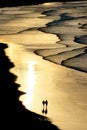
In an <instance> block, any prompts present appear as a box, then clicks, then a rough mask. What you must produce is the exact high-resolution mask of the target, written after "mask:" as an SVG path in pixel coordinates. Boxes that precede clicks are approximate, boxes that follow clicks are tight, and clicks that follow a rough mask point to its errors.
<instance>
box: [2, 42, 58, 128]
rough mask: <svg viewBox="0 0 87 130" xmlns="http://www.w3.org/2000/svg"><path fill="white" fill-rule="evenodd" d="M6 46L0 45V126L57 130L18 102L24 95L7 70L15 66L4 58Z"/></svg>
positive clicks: (42, 117)
mask: <svg viewBox="0 0 87 130" xmlns="http://www.w3.org/2000/svg"><path fill="white" fill-rule="evenodd" d="M6 48H8V46H7V44H3V43H0V99H1V102H0V124H1V125H0V126H1V127H2V129H4V128H5V129H23V128H24V129H25V130H26V129H31V130H50V129H51V130H59V128H57V127H56V126H55V125H53V124H52V123H51V121H50V120H49V119H48V118H47V117H44V116H42V115H39V114H36V113H34V112H31V111H29V110H27V109H26V108H25V107H24V106H23V105H22V103H21V102H20V101H19V100H18V98H19V96H20V95H22V94H24V93H22V92H20V91H18V90H17V89H18V87H19V86H20V85H19V84H17V83H15V81H16V79H17V76H15V75H14V74H12V73H11V72H10V71H9V70H10V69H11V68H12V67H15V65H14V64H13V63H12V62H11V61H10V59H9V57H8V56H6V54H5V51H4V49H6Z"/></svg>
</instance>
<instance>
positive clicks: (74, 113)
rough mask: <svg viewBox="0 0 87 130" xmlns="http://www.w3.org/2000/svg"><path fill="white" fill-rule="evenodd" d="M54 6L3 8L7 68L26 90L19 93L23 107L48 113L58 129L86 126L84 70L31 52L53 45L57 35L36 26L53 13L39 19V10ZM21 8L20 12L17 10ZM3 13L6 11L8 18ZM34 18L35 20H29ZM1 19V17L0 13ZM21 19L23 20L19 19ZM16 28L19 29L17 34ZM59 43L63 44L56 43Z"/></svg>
mask: <svg viewBox="0 0 87 130" xmlns="http://www.w3.org/2000/svg"><path fill="white" fill-rule="evenodd" d="M60 5H62V4H60ZM60 5H59V6H60ZM50 6H52V7H50ZM56 6H57V5H56V4H53V5H52V4H43V5H42V6H41V8H38V6H36V7H31V8H29V7H17V8H14V9H13V12H12V11H11V10H12V9H11V8H10V9H7V10H4V11H3V12H4V19H5V20H7V23H2V22H1V25H3V26H1V27H0V28H1V30H2V31H1V32H0V33H1V35H0V41H1V42H5V43H7V44H8V46H9V47H8V48H7V49H6V50H5V51H6V55H8V56H9V58H10V59H11V61H12V62H13V63H14V64H15V67H14V68H12V69H11V70H10V71H11V72H13V73H14V74H15V75H17V76H18V78H17V81H16V82H17V83H19V84H20V87H19V90H21V91H23V92H26V94H24V95H22V96H20V97H19V100H20V101H21V102H22V103H23V105H24V106H25V107H26V109H29V110H31V111H34V112H36V113H39V114H42V115H44V116H47V117H49V118H50V119H51V120H52V123H54V124H55V125H57V126H58V127H59V128H61V129H62V130H82V129H83V130H87V124H86V123H87V112H86V108H87V98H86V97H87V96H86V95H87V91H86V90H87V88H86V87H87V74H86V73H83V72H80V71H77V70H73V69H69V68H66V67H63V66H61V65H57V64H54V63H52V62H49V61H46V60H44V59H43V58H42V57H41V56H38V55H36V54H35V53H34V51H35V50H37V49H40V50H41V49H50V48H51V49H53V48H56V47H57V45H56V42H58V41H59V38H58V37H57V36H56V35H54V34H48V33H43V32H41V31H38V30H37V29H36V27H41V26H44V24H46V23H47V22H49V21H52V20H53V18H54V17H57V16H52V19H51V18H50V17H48V19H46V18H44V17H43V18H42V19H43V20H42V19H41V18H39V17H40V16H41V17H42V15H41V11H44V10H46V9H54V8H56ZM21 8H22V9H23V12H22V11H20V10H21ZM35 10H37V12H36V13H35ZM63 11H64V10H63ZM33 12H34V13H35V14H34V13H33ZM1 13H2V11H1ZM6 14H9V15H10V16H9V18H8V15H6ZM14 14H15V15H14ZM17 14H18V15H17ZM32 14H33V15H32ZM1 16H2V15H1ZM25 16H26V17H25ZM17 17H18V18H19V19H17ZM28 17H29V18H28ZM37 17H38V18H37ZM21 18H22V19H21ZM34 18H35V21H33V22H31V21H32V19H34ZM1 20H2V21H4V20H3V18H2V17H1ZM22 20H24V21H23V22H22V23H21V21H22ZM8 21H9V22H8ZM25 21H26V23H25ZM41 21H43V22H41ZM20 23H21V25H20ZM38 23H40V24H38ZM37 24H38V25H37ZM4 25H5V26H4ZM16 25H17V27H14V26H16ZM9 27H10V28H9ZM12 27H13V28H12ZM30 27H34V28H33V30H32V29H31V31H27V30H26V29H29V28H30ZM5 28H6V30H5ZM8 30H10V33H11V34H9V35H5V34H6V33H9V31H8ZM24 30H25V31H24ZM17 31H18V32H20V31H23V32H21V33H18V34H17ZM2 33H3V35H2ZM62 47H64V46H63V45H60V48H62ZM57 49H58V48H57ZM43 100H48V106H47V113H46V114H45V113H42V110H43V104H42V101H43Z"/></svg>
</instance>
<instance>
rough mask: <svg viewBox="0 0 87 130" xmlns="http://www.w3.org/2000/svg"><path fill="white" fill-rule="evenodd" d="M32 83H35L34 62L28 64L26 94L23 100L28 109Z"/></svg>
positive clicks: (32, 90) (32, 88)
mask: <svg viewBox="0 0 87 130" xmlns="http://www.w3.org/2000/svg"><path fill="white" fill-rule="evenodd" d="M34 84H35V73H34V62H30V63H29V66H28V77H27V94H26V98H25V101H24V104H25V106H26V108H27V109H30V106H31V102H32V99H33V93H34Z"/></svg>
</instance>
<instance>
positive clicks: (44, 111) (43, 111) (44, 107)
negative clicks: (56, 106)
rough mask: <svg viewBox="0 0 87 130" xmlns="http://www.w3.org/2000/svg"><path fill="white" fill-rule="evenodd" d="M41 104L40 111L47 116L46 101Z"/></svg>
mask: <svg viewBox="0 0 87 130" xmlns="http://www.w3.org/2000/svg"><path fill="white" fill-rule="evenodd" d="M42 104H43V110H42V113H45V114H47V112H48V110H47V105H48V101H47V100H46V101H44V100H43V101H42Z"/></svg>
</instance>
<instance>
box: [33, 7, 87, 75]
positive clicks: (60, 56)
mask: <svg viewBox="0 0 87 130" xmlns="http://www.w3.org/2000/svg"><path fill="white" fill-rule="evenodd" d="M55 11H56V10H50V11H44V12H43V14H45V15H47V16H50V15H51V13H52V12H55ZM59 16H60V19H59V20H56V21H55V20H54V21H52V22H50V23H47V24H46V26H47V27H42V28H39V29H38V30H40V31H42V32H45V33H52V34H55V35H57V36H58V37H59V38H60V39H61V40H60V41H59V42H58V43H59V44H62V45H65V47H64V48H65V50H64V48H52V49H42V50H40V49H39V50H36V51H35V53H36V54H37V55H40V56H42V57H43V59H45V60H48V61H51V62H53V63H55V64H61V65H63V66H66V67H69V68H72V69H76V70H79V71H82V72H87V61H86V59H87V58H86V57H87V51H86V50H87V35H86V30H87V24H86V23H85V24H81V23H78V27H77V30H78V29H81V31H80V32H78V31H77V33H79V37H78V36H75V35H76V34H73V33H74V32H73V33H72V34H71V35H69V34H67V35H65V34H61V33H59V34H58V31H59V28H60V32H61V27H62V24H63V23H64V22H66V21H72V20H76V19H82V18H84V19H86V16H78V17H73V16H69V15H68V14H67V13H62V14H60V15H59ZM54 26H55V28H56V27H57V26H58V30H57V31H54V32H53V30H51V31H49V30H50V29H51V28H52V27H54ZM49 28H50V29H49ZM73 28H74V27H73ZM71 29H72V28H71ZM83 29H84V31H83ZM68 37H70V41H69V39H68ZM69 42H70V44H67V43H69ZM80 45H81V46H80ZM61 50H62V51H61ZM47 51H48V52H47ZM59 51H60V52H59ZM84 63H85V64H84Z"/></svg>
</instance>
